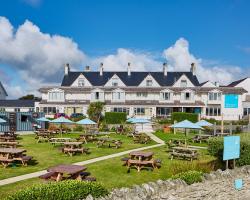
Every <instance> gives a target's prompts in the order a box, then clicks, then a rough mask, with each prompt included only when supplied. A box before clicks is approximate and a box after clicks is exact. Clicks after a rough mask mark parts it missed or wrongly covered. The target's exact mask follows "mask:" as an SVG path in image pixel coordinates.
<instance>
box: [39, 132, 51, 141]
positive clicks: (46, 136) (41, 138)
mask: <svg viewBox="0 0 250 200" xmlns="http://www.w3.org/2000/svg"><path fill="white" fill-rule="evenodd" d="M50 138H51V134H50V133H45V132H44V133H38V134H37V136H36V139H37V143H39V142H48V141H49V140H50Z"/></svg>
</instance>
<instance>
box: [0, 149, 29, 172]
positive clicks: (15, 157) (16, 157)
mask: <svg viewBox="0 0 250 200" xmlns="http://www.w3.org/2000/svg"><path fill="white" fill-rule="evenodd" d="M24 152H26V150H25V149H17V148H0V162H1V164H2V165H3V166H4V168H6V167H7V166H8V165H9V164H11V163H13V162H14V161H21V163H22V165H25V166H26V165H27V163H28V161H30V160H31V159H32V157H31V156H26V155H25V154H24Z"/></svg>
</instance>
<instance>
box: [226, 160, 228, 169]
mask: <svg viewBox="0 0 250 200" xmlns="http://www.w3.org/2000/svg"><path fill="white" fill-rule="evenodd" d="M226 169H228V160H226Z"/></svg>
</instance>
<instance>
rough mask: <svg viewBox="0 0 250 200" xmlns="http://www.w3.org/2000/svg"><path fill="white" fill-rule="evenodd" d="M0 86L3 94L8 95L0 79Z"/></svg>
mask: <svg viewBox="0 0 250 200" xmlns="http://www.w3.org/2000/svg"><path fill="white" fill-rule="evenodd" d="M0 87H1V88H2V89H3V92H4V94H5V96H8V93H7V92H6V90H5V88H4V86H3V84H2V83H1V81H0Z"/></svg>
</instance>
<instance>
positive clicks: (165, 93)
mask: <svg viewBox="0 0 250 200" xmlns="http://www.w3.org/2000/svg"><path fill="white" fill-rule="evenodd" d="M162 99H163V100H166V101H168V100H170V92H162Z"/></svg>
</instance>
